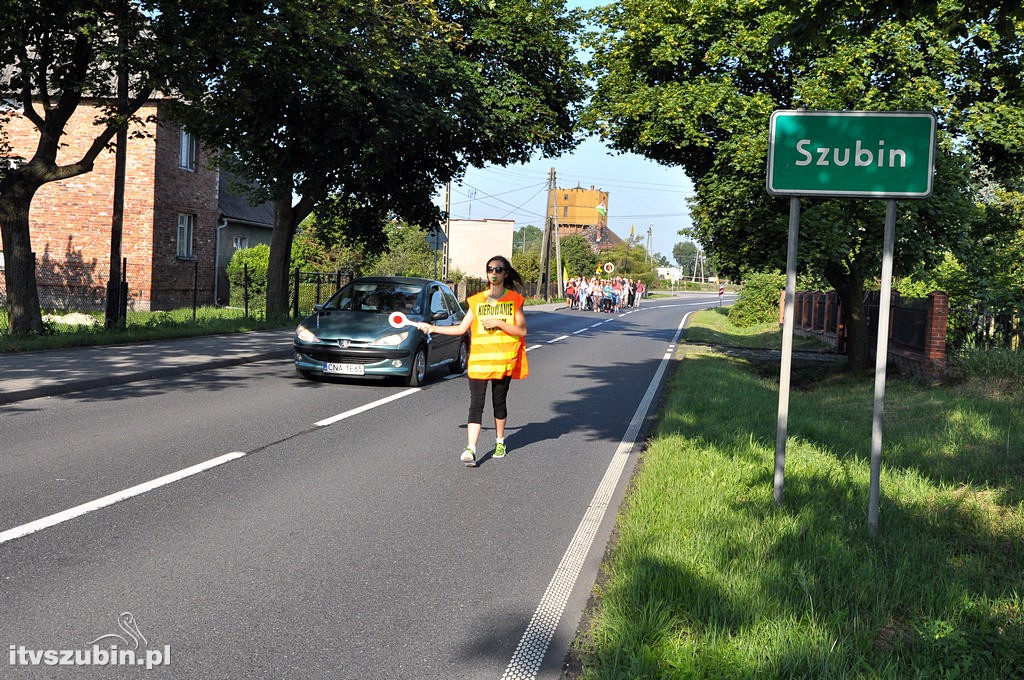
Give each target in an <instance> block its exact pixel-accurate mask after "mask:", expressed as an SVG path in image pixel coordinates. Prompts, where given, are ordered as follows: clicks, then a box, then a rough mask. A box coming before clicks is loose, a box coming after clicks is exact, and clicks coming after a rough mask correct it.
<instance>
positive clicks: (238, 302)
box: [228, 243, 270, 309]
mask: <svg viewBox="0 0 1024 680" xmlns="http://www.w3.org/2000/svg"><path fill="white" fill-rule="evenodd" d="M269 262H270V246H268V245H267V244H266V243H260V244H258V245H255V246H253V247H252V248H242V249H240V250H236V251H235V254H234V255H233V256H232V257H231V261H230V262H229V263H228V283H229V284H230V287H231V306H233V307H241V306H243V304H244V300H243V298H242V296H243V295H244V293H245V289H246V282H245V274H246V270H248V274H249V282H248V285H249V307H250V308H255V309H258V308H262V307H263V306H265V304H266V299H267V265H268V264H269Z"/></svg>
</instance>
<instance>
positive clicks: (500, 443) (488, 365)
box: [416, 255, 530, 467]
mask: <svg viewBox="0 0 1024 680" xmlns="http://www.w3.org/2000/svg"><path fill="white" fill-rule="evenodd" d="M487 282H488V283H489V284H490V286H489V287H488V288H487V289H486V290H483V291H481V292H479V293H477V294H476V295H473V296H470V298H469V300H467V302H468V303H469V309H468V310H467V311H466V316H465V317H464V318H463V319H462V322H461V323H460V324H459V325H457V326H434V325H432V324H429V323H426V322H419V323H417V324H416V326H417V327H418V328H419V329H420V330H421V331H423V332H424V333H440V334H441V335H463V334H464V333H465V332H466V331H469V333H470V335H469V362H468V370H467V373H468V376H469V417H468V418H467V421H466V448H465V449H463V450H462V454H461V455H460V456H459V457H460V459H461V460H462V462H463V463H465V464H466V465H467V466H468V467H476V464H477V456H476V444H477V440H478V439H479V438H480V430H481V428H482V422H483V411H484V402H485V401H486V399H487V386H488V385H490V387H491V407H492V409H493V411H494V430H495V442H494V454H493V455H492V457H493V458H504V457H505V454H506V453H507V451H508V449H507V448H506V447H505V422H506V420H507V419H508V407H507V405H506V399H507V397H508V388H509V384H510V383H511V382H512V380H513V379H516V380H520V379H522V378H525V377H527V376H528V375H529V374H530V367H529V364H528V362H527V360H526V316H525V315H524V314H523V304H524V303H525V302H526V298H524V297H523V296H522V295H521V294H520V293H519V292H518V291H517V290H516V288H521V287H522V284H523V278H522V276H520V274H519V272H517V271H516V270H515V269H513V268H512V263H511V262H509V261H508V260H507V259H505V258H504V257H502V256H501V255H496V256H494V257H492V258H491V259H489V260H488V261H487Z"/></svg>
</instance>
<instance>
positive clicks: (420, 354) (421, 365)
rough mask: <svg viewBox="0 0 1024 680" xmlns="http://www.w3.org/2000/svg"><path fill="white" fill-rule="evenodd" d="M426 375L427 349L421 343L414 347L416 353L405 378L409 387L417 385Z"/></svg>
mask: <svg viewBox="0 0 1024 680" xmlns="http://www.w3.org/2000/svg"><path fill="white" fill-rule="evenodd" d="M426 377H427V351H426V349H424V348H423V346H422V345H421V346H420V347H418V348H416V354H415V355H414V356H413V358H412V368H411V369H410V370H409V375H408V377H406V379H405V384H406V385H408V386H409V387H419V386H420V385H422V384H423V381H424V380H425V379H426Z"/></svg>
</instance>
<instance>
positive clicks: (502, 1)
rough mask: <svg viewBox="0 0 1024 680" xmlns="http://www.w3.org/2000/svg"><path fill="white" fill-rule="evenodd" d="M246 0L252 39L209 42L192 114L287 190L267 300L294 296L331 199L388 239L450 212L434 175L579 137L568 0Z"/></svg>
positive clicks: (364, 232)
mask: <svg viewBox="0 0 1024 680" xmlns="http://www.w3.org/2000/svg"><path fill="white" fill-rule="evenodd" d="M243 4H245V5H246V6H247V7H248V9H247V10H246V11H244V12H241V13H240V16H239V17H238V18H236V20H235V21H234V23H233V24H231V25H229V26H226V27H224V28H223V29H222V30H224V31H228V32H232V31H236V32H237V33H238V35H239V39H240V40H241V41H242V42H243V44H244V45H245V46H246V49H240V50H237V51H236V52H235V53H234V54H230V55H228V56H227V58H223V57H222V55H218V54H210V55H205V56H204V57H203V63H204V64H206V65H207V67H208V82H207V83H206V87H205V88H204V89H202V90H197V91H195V92H194V93H191V96H189V97H188V98H187V103H188V106H187V107H184V108H183V109H182V111H181V112H180V115H181V117H182V118H183V119H184V120H185V121H186V122H187V123H188V125H189V127H190V128H191V129H193V130H194V131H197V132H198V133H199V135H200V137H201V138H202V139H204V140H205V143H206V144H207V145H208V146H209V147H210V148H213V149H218V150H220V151H221V152H222V155H221V161H220V162H221V163H223V164H225V165H227V166H229V167H231V168H233V169H235V170H236V171H238V172H239V173H241V174H243V175H245V176H246V177H248V178H250V179H252V180H255V181H256V182H257V183H258V184H259V185H260V186H261V187H262V193H257V194H255V195H254V196H253V198H254V199H255V200H258V199H269V200H272V201H273V202H274V205H275V225H274V231H273V237H272V242H271V261H270V273H269V276H270V280H269V282H268V293H267V313H268V315H279V314H283V313H285V312H286V310H287V284H288V279H287V256H288V253H289V252H290V245H291V241H292V238H293V237H294V234H295V229H296V227H297V225H298V224H299V223H300V222H301V221H302V220H303V219H304V218H305V217H306V216H307V215H309V214H310V212H311V211H312V210H313V209H314V207H315V206H317V205H318V204H322V203H324V202H325V201H327V200H328V199H330V200H331V203H332V206H333V208H332V209H334V210H336V211H337V210H340V211H341V212H343V213H344V217H345V218H346V219H347V221H348V223H349V224H351V225H353V226H354V227H356V228H357V229H358V233H355V234H350V235H349V236H350V240H355V241H359V242H362V243H365V244H367V246H368V247H370V248H371V249H374V248H383V247H385V246H386V239H385V235H384V231H383V227H384V225H385V224H386V223H387V221H388V220H389V219H391V218H393V217H399V218H401V219H403V220H405V221H407V222H409V223H411V224H416V225H421V226H425V227H427V226H430V227H432V226H433V225H436V224H437V223H438V221H439V219H440V217H441V215H440V212H439V211H438V209H437V208H436V207H435V206H434V204H433V200H432V198H433V195H434V192H435V189H436V187H437V186H439V185H441V184H442V183H444V182H446V181H449V180H452V179H457V178H458V177H460V176H461V174H462V173H463V172H464V170H465V168H466V167H467V166H469V165H474V166H482V165H484V164H486V163H495V164H507V163H512V162H521V161H525V160H528V159H529V158H530V157H531V156H532V155H533V154H534V153H535V152H538V151H540V152H542V153H544V154H546V155H557V154H558V153H560V152H562V151H564V150H567V149H569V148H571V147H572V146H573V145H574V144H575V143H576V139H575V123H576V119H577V112H578V109H579V107H580V105H581V102H582V100H583V98H584V97H585V95H586V88H585V86H584V80H583V77H582V66H581V64H580V62H579V61H578V59H577V56H576V53H575V50H574V39H575V34H576V31H577V26H578V24H579V17H578V15H577V14H576V13H570V12H567V11H566V10H565V7H564V4H563V2H562V0H489V1H487V2H482V1H480V0H448V1H446V2H434V1H432V0H411V1H410V2H403V3H352V2H346V1H343V0H292V1H290V2H287V3H267V4H265V5H261V4H260V3H247V4H246V3H243ZM254 34H258V35H259V39H258V40H256V41H249V40H248V37H249V36H251V35H254Z"/></svg>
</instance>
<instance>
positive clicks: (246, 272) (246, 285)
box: [242, 263, 249, 319]
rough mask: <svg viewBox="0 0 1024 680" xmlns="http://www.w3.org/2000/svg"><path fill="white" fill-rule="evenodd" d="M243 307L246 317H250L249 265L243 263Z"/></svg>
mask: <svg viewBox="0 0 1024 680" xmlns="http://www.w3.org/2000/svg"><path fill="white" fill-rule="evenodd" d="M242 309H243V310H244V311H243V314H245V318H247V319H248V318H249V265H248V264H247V263H243V264H242Z"/></svg>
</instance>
